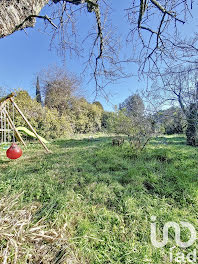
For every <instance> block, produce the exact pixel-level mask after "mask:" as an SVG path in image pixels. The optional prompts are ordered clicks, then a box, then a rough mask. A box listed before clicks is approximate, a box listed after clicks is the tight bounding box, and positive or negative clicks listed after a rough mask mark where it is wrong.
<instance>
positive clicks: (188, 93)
mask: <svg viewBox="0 0 198 264" xmlns="http://www.w3.org/2000/svg"><path fill="white" fill-rule="evenodd" d="M156 94H157V95H158V96H157V98H156V96H155V95H156ZM150 95H153V99H154V98H155V99H157V100H158V101H160V103H161V108H163V105H166V106H169V107H170V106H173V105H174V106H179V107H180V108H181V110H182V112H183V114H184V117H185V119H186V122H187V129H186V136H187V144H188V145H191V146H196V145H197V143H198V142H197V140H198V135H197V126H198V68H195V67H193V66H192V65H190V66H188V67H187V66H186V67H174V68H168V69H167V70H166V71H165V72H164V73H163V75H161V76H160V78H159V80H158V81H156V82H155V83H154V84H153V86H152V87H151V91H150Z"/></svg>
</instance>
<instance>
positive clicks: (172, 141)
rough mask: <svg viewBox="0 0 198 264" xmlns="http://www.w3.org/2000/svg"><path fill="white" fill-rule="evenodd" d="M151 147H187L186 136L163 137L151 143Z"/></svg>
mask: <svg viewBox="0 0 198 264" xmlns="http://www.w3.org/2000/svg"><path fill="white" fill-rule="evenodd" d="M150 144H151V145H186V137H185V136H182V135H181V136H173V137H168V136H161V137H157V138H155V139H152V140H151V141H150Z"/></svg>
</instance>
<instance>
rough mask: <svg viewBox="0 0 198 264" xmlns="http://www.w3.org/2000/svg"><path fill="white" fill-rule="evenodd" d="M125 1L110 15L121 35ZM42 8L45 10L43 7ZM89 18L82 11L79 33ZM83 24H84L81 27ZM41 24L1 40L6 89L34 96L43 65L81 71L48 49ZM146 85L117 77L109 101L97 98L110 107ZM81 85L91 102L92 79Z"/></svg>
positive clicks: (0, 79)
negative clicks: (17, 90)
mask: <svg viewBox="0 0 198 264" xmlns="http://www.w3.org/2000/svg"><path fill="white" fill-rule="evenodd" d="M127 2H128V1H126V2H122V3H121V1H118V3H117V4H116V5H115V7H114V9H113V16H112V20H113V22H114V24H115V25H116V26H117V28H118V30H119V31H120V32H122V34H123V37H124V36H126V34H127V28H126V21H125V16H124V12H120V10H123V9H124V8H126V7H127ZM124 5H125V6H124ZM42 12H43V14H44V12H45V10H43V11H42ZM92 19H93V14H88V15H86V16H84V15H82V18H81V19H80V23H81V26H80V27H79V34H81V33H82V34H84V31H83V29H84V28H86V24H87V23H88V24H89V23H90V20H92ZM82 24H83V25H85V26H84V27H83V26H82ZM40 25H41V22H39V21H38V23H37V24H36V27H35V28H34V29H27V30H26V31H27V34H26V33H25V32H24V31H19V32H15V33H14V34H12V35H10V36H8V37H6V38H4V39H1V40H0V50H1V56H0V86H2V87H5V88H7V89H9V90H14V89H16V88H21V89H25V90H27V91H29V93H30V94H31V95H32V96H34V95H35V85H34V81H35V76H36V74H37V73H38V72H39V71H40V70H42V69H43V68H47V67H48V66H50V65H53V64H57V65H60V66H63V67H66V69H69V71H71V72H74V73H75V74H77V75H79V74H80V72H81V71H82V68H83V67H82V62H81V61H80V60H79V59H76V58H67V60H66V63H65V65H63V64H62V58H61V57H60V56H58V55H57V52H56V50H50V49H49V43H50V36H48V35H47V34H44V33H41V32H39V31H38V29H39V28H40ZM191 26H192V24H191ZM193 26H196V22H194V24H193ZM189 29H191V32H192V28H191V27H189V26H188V25H186V28H185V32H187V31H188V30H189ZM188 32H189V31H188ZM126 51H127V50H126ZM128 67H129V68H130V71H133V72H134V74H137V66H135V65H130V66H128ZM145 85H146V84H145V83H144V81H142V82H140V81H138V78H137V77H131V78H128V79H124V80H120V81H119V82H117V83H114V84H111V85H109V86H108V87H107V88H106V92H107V93H110V96H109V99H110V102H106V100H105V99H104V98H102V97H100V98H98V100H99V101H100V102H101V103H102V104H103V106H104V108H105V109H106V110H112V109H113V105H116V104H119V103H120V102H122V101H123V100H124V99H125V98H126V97H128V96H129V95H131V94H132V93H134V92H135V91H137V90H140V89H141V88H144V87H145ZM82 87H83V89H84V90H85V91H86V97H87V99H88V100H89V101H90V102H91V101H92V100H93V99H94V97H95V94H94V93H93V92H94V88H95V84H94V82H92V83H89V84H87V80H86V78H85V79H84V81H83V83H82Z"/></svg>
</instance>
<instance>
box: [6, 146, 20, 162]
mask: <svg viewBox="0 0 198 264" xmlns="http://www.w3.org/2000/svg"><path fill="white" fill-rule="evenodd" d="M6 155H7V157H8V158H9V159H18V158H20V157H21V155H22V150H21V148H20V147H19V146H17V144H16V143H12V145H11V147H10V148H9V149H8V150H7V151H6Z"/></svg>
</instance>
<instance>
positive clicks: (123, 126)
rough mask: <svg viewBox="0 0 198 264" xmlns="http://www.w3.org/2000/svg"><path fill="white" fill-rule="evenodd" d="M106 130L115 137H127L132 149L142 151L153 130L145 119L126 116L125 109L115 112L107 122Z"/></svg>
mask: <svg viewBox="0 0 198 264" xmlns="http://www.w3.org/2000/svg"><path fill="white" fill-rule="evenodd" d="M107 124H108V130H109V131H110V132H111V133H115V134H116V135H127V136H128V140H129V142H130V144H131V146H132V147H133V148H134V149H138V150H140V149H143V148H144V147H145V145H146V143H147V142H148V141H149V139H150V138H151V137H152V134H153V128H152V124H151V122H150V120H149V119H148V118H146V117H143V116H141V118H140V116H137V115H135V116H133V115H130V116H129V114H128V111H127V110H126V108H124V109H122V110H117V111H116V112H115V113H114V114H113V115H111V117H109V118H108V121H107Z"/></svg>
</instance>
